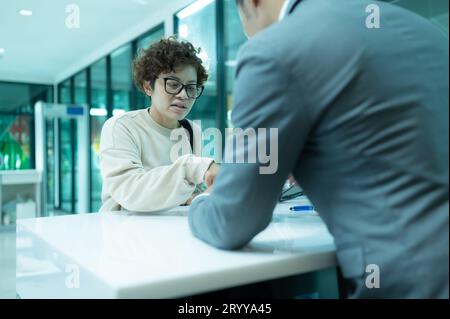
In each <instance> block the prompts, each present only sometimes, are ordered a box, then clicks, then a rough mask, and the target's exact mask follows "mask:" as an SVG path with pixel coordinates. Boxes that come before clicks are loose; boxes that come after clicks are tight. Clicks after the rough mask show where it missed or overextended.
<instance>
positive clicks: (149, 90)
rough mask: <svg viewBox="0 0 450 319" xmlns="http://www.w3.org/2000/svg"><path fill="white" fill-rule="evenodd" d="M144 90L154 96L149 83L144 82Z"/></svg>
mask: <svg viewBox="0 0 450 319" xmlns="http://www.w3.org/2000/svg"><path fill="white" fill-rule="evenodd" d="M142 88H143V89H144V92H145V94H147V95H148V96H152V94H153V90H152V87H151V85H150V82H149V81H144V83H142Z"/></svg>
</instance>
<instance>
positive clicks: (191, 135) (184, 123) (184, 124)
mask: <svg viewBox="0 0 450 319" xmlns="http://www.w3.org/2000/svg"><path fill="white" fill-rule="evenodd" d="M178 122H179V123H180V125H181V126H182V127H183V128H184V129H185V130H187V131H188V133H189V143H190V144H191V150H192V153H194V132H193V131H192V126H191V123H189V121H188V120H186V119H182V120H181V121H178Z"/></svg>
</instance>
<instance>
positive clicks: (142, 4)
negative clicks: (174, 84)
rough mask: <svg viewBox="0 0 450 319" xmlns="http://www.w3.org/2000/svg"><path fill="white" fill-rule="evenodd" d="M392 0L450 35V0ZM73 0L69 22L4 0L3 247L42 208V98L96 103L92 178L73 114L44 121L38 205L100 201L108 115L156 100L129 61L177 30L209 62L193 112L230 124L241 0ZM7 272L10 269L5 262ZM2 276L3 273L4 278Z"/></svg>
mask: <svg viewBox="0 0 450 319" xmlns="http://www.w3.org/2000/svg"><path fill="white" fill-rule="evenodd" d="M389 2H392V3H394V4H396V5H399V6H401V7H404V8H406V9H408V10H411V11H414V12H416V13H418V14H420V15H422V16H424V17H425V18H427V19H429V20H430V21H431V22H432V23H434V24H435V25H436V26H437V28H439V29H441V30H442V32H444V33H446V34H447V36H448V5H449V3H448V0H393V1H389ZM73 3H75V4H76V5H78V8H79V17H80V20H79V28H71V27H68V26H67V17H68V16H69V15H70V14H71V13H73V11H71V9H70V8H68V7H67V5H68V4H69V2H68V3H65V2H64V1H59V0H46V1H31V0H20V1H3V2H2V3H1V4H0V210H1V211H0V217H1V218H0V225H1V226H0V234H3V235H2V236H0V249H1V250H2V251H3V252H5V251H6V248H7V247H12V246H13V239H12V237H11V234H10V236H9V237H8V232H7V231H5V230H6V229H10V230H11V229H14V228H13V227H14V224H15V220H16V219H17V218H20V217H21V214H23V215H24V216H29V215H30V214H29V213H30V210H31V211H33V209H34V210H35V211H36V210H37V208H36V205H37V203H36V198H37V196H39V195H37V194H36V189H37V188H36V183H38V181H39V176H36V175H35V173H36V172H35V168H36V166H35V165H36V164H35V161H36V147H39V146H38V145H36V137H35V134H34V132H35V131H34V130H35V127H34V125H35V124H34V123H35V122H34V116H35V108H34V106H35V103H36V102H37V101H44V102H53V103H65V104H86V105H87V106H88V109H89V133H88V134H89V144H90V145H88V147H86V149H85V151H86V152H88V155H87V156H88V158H89V159H90V161H89V163H88V168H89V169H88V175H89V176H87V179H86V180H87V182H86V185H77V183H78V178H77V174H78V167H79V163H78V160H77V158H78V154H77V152H78V147H77V145H78V142H79V141H77V123H76V121H75V120H70V119H55V120H46V121H45V131H46V137H45V138H46V145H45V150H44V151H45V152H46V155H47V161H46V164H45V165H46V170H45V174H44V175H42V176H44V177H45V180H44V181H42V183H41V186H42V187H45V192H43V194H44V193H45V198H44V199H43V200H44V201H45V202H46V210H45V211H43V212H42V213H41V215H43V216H52V215H58V214H74V213H76V212H78V211H79V209H78V204H79V198H78V191H77V190H78V189H79V188H78V187H82V188H85V189H88V194H89V198H88V203H89V212H96V211H97V210H98V209H99V207H100V206H101V197H100V196H101V187H102V181H101V177H100V172H99V166H98V152H99V139H100V132H101V128H102V125H103V123H104V122H105V121H106V120H107V119H108V118H109V117H111V116H114V115H116V114H120V113H121V112H125V111H130V110H136V109H141V108H145V107H147V106H149V101H148V100H147V99H146V98H145V97H144V96H143V94H142V93H140V92H139V91H138V90H137V89H136V88H135V87H134V86H133V83H132V78H131V61H132V59H133V57H134V56H135V55H136V53H137V52H138V51H139V50H140V49H142V48H146V47H148V46H149V45H150V44H152V43H153V42H155V41H157V40H159V39H161V38H162V37H164V36H169V35H172V34H177V35H178V36H179V37H180V38H185V39H188V40H190V41H191V42H193V43H194V44H195V45H196V46H199V47H201V48H202V53H201V58H202V59H203V60H204V62H205V64H206V65H207V67H208V69H209V73H210V77H209V80H208V82H207V84H206V89H205V92H204V95H203V96H202V98H201V99H200V100H199V101H198V102H197V104H196V106H195V107H194V109H193V111H192V112H191V114H190V115H189V118H191V119H201V120H202V125H203V129H206V128H208V127H216V128H219V129H221V130H224V129H225V128H226V127H231V126H232V123H231V122H230V114H231V111H232V105H233V77H234V72H235V68H236V63H237V61H236V55H237V52H238V50H239V48H240V46H241V45H242V44H243V43H244V42H245V41H246V38H245V36H244V34H243V31H242V29H241V26H240V22H239V17H238V13H237V10H236V5H235V0H198V1H193V0H165V1H160V0H110V1H106V2H105V1H93V0H77V1H75V2H73ZM66 10H68V11H66ZM69 22H70V21H69ZM72 22H73V21H72ZM21 173H23V174H22V175H17V174H21ZM14 174H16V175H14ZM17 176H18V177H17ZM42 176H41V177H42ZM19 180H23V181H22V182H20V181H19ZM27 210H28V211H27ZM1 229H3V232H2V231H1ZM7 256H8V254H6V253H2V254H1V255H0V265H2V269H7V266H8V265H9V264H13V263H14V261H13V259H12V258H10V259H8V257H7ZM8 269H9V268H8ZM3 273H4V274H5V275H6V271H5V272H3ZM0 277H1V276H0ZM4 278H6V277H4ZM5 286H7V285H2V278H0V287H5ZM0 297H2V291H0Z"/></svg>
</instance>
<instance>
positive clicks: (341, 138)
mask: <svg viewBox="0 0 450 319" xmlns="http://www.w3.org/2000/svg"><path fill="white" fill-rule="evenodd" d="M237 2H238V6H239V11H240V15H241V19H242V20H243V25H244V29H245V30H246V32H247V34H248V35H249V36H251V39H250V40H249V41H248V42H247V43H246V44H245V45H243V47H242V48H241V50H240V54H239V63H238V67H237V72H236V84H235V106H234V110H233V114H232V120H233V123H234V126H235V127H240V128H243V129H246V128H278V135H279V136H278V148H279V153H278V170H277V171H276V173H275V174H260V172H259V166H260V165H259V163H256V164H251V163H248V164H224V165H223V166H222V168H221V171H220V173H219V175H218V176H217V178H216V181H215V183H214V186H213V191H212V193H211V195H210V196H203V197H199V198H197V199H196V200H194V202H193V203H192V206H191V208H190V212H189V225H190V227H191V230H192V233H193V234H194V235H195V236H196V237H198V238H200V239H202V240H204V241H206V242H208V243H210V244H211V245H214V246H216V247H219V248H222V249H236V248H239V247H242V246H243V245H245V244H246V243H248V242H249V241H250V240H251V239H252V238H253V237H254V236H255V235H256V234H258V233H259V232H261V231H262V230H263V229H265V228H266V227H267V226H268V224H269V223H270V221H271V218H272V213H273V209H274V207H275V205H276V203H277V199H278V197H279V195H280V192H281V188H282V185H283V183H284V181H285V180H286V178H287V176H288V174H289V173H290V172H292V174H293V175H294V177H295V178H296V180H297V181H299V183H300V185H301V187H302V188H303V190H304V192H305V193H306V195H307V196H308V197H309V199H310V200H311V201H312V203H313V204H314V205H315V207H316V208H317V210H318V212H319V213H320V216H321V217H322V219H323V220H324V222H325V223H326V225H327V227H328V229H329V230H330V232H331V233H332V234H333V236H334V239H335V244H336V248H337V258H338V263H339V265H340V267H341V270H342V273H343V276H344V278H346V280H347V282H348V283H349V285H350V287H351V289H350V290H349V296H350V297H359V298H365V297H381V298H385V297H387V298H391V297H393V298H396V297H399V298H429V297H431V298H435V297H438V298H441V297H443V298H448V296H449V291H448V289H449V278H448V271H449V258H448V257H449V256H448V255H449V231H448V220H449V173H448V164H449V157H448V147H449V141H448V137H449V130H448V113H449V112H448V110H449V107H448V105H449V104H448V103H449V99H448V94H449V91H448V90H449V87H448V75H449V74H448V70H449V68H448V58H449V56H448V38H447V37H446V36H445V35H444V34H443V33H441V31H439V30H438V29H437V28H436V27H434V26H433V25H432V24H431V23H430V22H428V21H427V20H426V19H424V18H422V17H420V16H418V15H416V14H414V13H411V12H409V11H406V10H403V9H401V8H398V7H396V6H394V5H390V4H387V3H384V2H377V1H365V0H340V1H336V0H302V1H298V0H291V1H289V2H288V4H287V6H285V7H284V8H285V9H286V13H283V12H284V10H282V6H283V3H284V1H283V0H242V1H237ZM371 4H372V7H370V6H369V5H371ZM373 5H375V6H376V7H377V8H378V9H379V12H380V21H379V22H380V23H379V25H377V22H375V23H374V24H371V23H368V22H367V20H368V19H369V20H370V17H369V14H370V12H366V9H367V8H373ZM369 11H370V10H369ZM279 15H280V16H281V17H280V21H278V18H279ZM283 16H284V18H283ZM369 22H370V21H369ZM372 22H373V21H372ZM370 264H375V265H377V266H378V267H379V270H380V287H379V288H378V289H377V288H374V289H369V288H368V287H366V285H365V279H366V275H367V273H366V267H367V266H368V265H370Z"/></svg>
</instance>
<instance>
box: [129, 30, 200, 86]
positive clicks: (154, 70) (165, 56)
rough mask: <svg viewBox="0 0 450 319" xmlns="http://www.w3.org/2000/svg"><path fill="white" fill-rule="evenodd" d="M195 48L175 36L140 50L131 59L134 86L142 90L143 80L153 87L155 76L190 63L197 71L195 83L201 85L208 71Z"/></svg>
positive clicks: (198, 50)
mask: <svg viewBox="0 0 450 319" xmlns="http://www.w3.org/2000/svg"><path fill="white" fill-rule="evenodd" d="M200 50H201V49H200V48H198V49H196V48H195V47H194V46H193V45H192V44H191V43H190V42H188V41H178V40H177V39H176V38H175V37H173V36H172V37H169V38H167V39H161V40H160V41H158V42H156V43H153V44H152V45H150V46H149V47H148V48H147V49H144V50H142V49H141V50H140V51H139V52H138V54H137V55H136V57H135V59H134V60H133V64H132V68H133V81H134V83H135V85H136V87H137V88H138V89H139V90H141V91H143V87H142V86H143V84H144V82H145V81H149V82H150V86H151V87H152V88H154V85H155V81H156V78H157V77H158V76H159V75H160V74H161V73H164V72H174V71H175V68H177V67H180V66H187V65H192V66H193V67H195V69H196V71H197V83H198V84H200V85H203V83H205V82H206V80H207V79H208V73H207V71H206V69H205V68H204V66H203V65H202V62H203V61H202V60H201V59H200V58H199V57H198V56H197V54H198V53H200Z"/></svg>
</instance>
